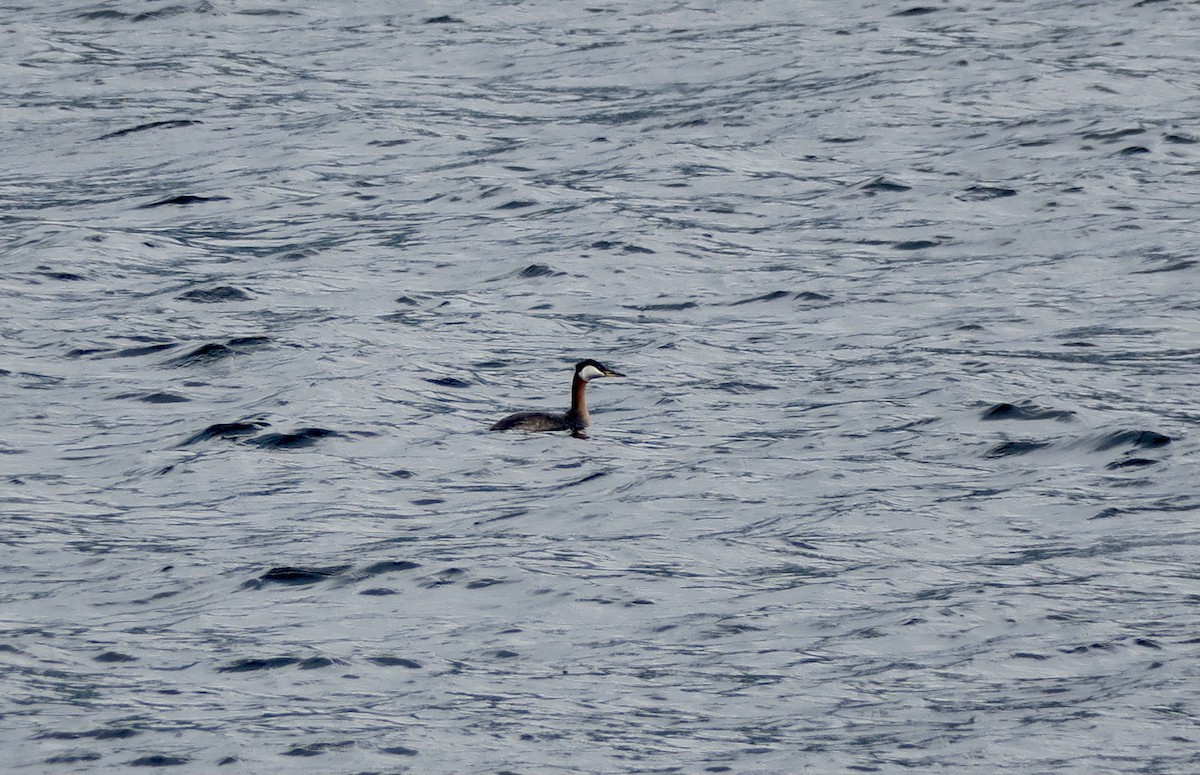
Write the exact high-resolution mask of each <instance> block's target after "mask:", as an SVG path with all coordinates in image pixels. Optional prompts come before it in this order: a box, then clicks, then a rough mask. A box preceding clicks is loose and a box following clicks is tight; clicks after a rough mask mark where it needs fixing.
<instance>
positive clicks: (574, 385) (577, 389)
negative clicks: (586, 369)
mask: <svg viewBox="0 0 1200 775" xmlns="http://www.w3.org/2000/svg"><path fill="white" fill-rule="evenodd" d="M586 390H587V380H584V379H581V378H580V377H579V375H578V374H576V375H575V379H573V380H571V411H570V412H569V413H568V414H569V415H570V417H571V420H572V423H573V424H574V425H575V426H576V427H578V428H586V427H587V426H588V423H590V422H591V418H590V417H588V410H587V398H586V397H585V396H584V392H585V391H586Z"/></svg>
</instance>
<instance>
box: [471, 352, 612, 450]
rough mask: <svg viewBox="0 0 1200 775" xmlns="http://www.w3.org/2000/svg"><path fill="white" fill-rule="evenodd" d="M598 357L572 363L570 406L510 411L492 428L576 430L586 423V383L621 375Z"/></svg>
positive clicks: (498, 429) (589, 420)
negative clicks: (547, 410)
mask: <svg viewBox="0 0 1200 775" xmlns="http://www.w3.org/2000/svg"><path fill="white" fill-rule="evenodd" d="M624 376H625V375H624V374H621V373H620V372H617V371H613V370H612V369H610V368H608V367H606V366H604V365H603V364H601V363H599V362H598V361H593V360H590V359H589V360H586V361H580V362H579V363H577V364H575V376H574V377H572V379H571V408H570V409H568V410H567V411H566V412H564V413H562V414H558V413H555V412H517V413H516V414H510V415H509V416H508V417H505V418H504V419H503V420H501V421H500V422H498V423H496V424H495V425H493V426H492V428H491V429H492V430H494V431H508V430H519V431H571V432H572V433H579V432H580V431H582V430H583V429H584V428H586V427H588V424H589V423H590V422H591V418H590V417H589V416H588V410H587V401H586V400H585V398H584V392H585V390H586V389H587V383H588V382H589V381H590V380H593V379H595V378H596V377H624Z"/></svg>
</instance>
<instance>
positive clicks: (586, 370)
mask: <svg viewBox="0 0 1200 775" xmlns="http://www.w3.org/2000/svg"><path fill="white" fill-rule="evenodd" d="M603 376H604V372H602V371H600V369H597V368H596V367H595V366H593V365H591V364H590V363H589V364H588V365H587V366H584V367H583V368H582V369H580V370H579V378H580V379H581V380H583V381H584V382H587V381H588V380H593V379H595V378H596V377H603Z"/></svg>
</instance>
